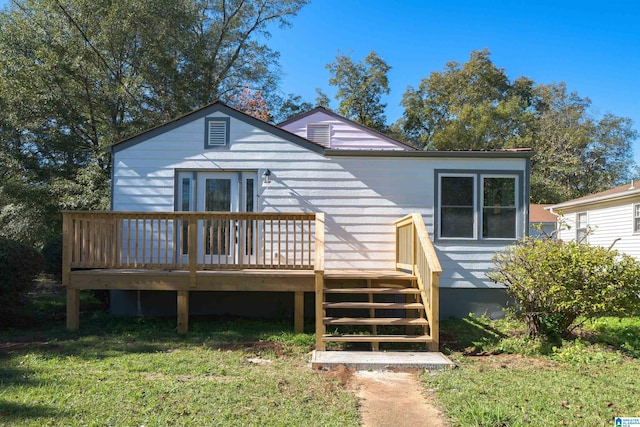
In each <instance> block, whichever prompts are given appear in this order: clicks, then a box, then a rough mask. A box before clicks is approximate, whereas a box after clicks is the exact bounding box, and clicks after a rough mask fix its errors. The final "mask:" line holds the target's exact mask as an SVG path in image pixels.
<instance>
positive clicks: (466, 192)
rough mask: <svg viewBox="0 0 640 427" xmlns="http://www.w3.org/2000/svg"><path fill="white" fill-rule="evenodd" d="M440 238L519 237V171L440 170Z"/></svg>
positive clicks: (438, 212)
mask: <svg viewBox="0 0 640 427" xmlns="http://www.w3.org/2000/svg"><path fill="white" fill-rule="evenodd" d="M437 177H438V211H437V214H436V215H438V221H437V233H436V235H437V237H438V238H439V239H469V240H471V239H473V240H490V239H516V238H517V236H518V208H517V206H518V204H517V202H518V200H519V193H518V180H519V175H511V174H489V173H486V174H485V173H449V172H442V173H438V175H437Z"/></svg>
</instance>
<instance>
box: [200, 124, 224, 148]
mask: <svg viewBox="0 0 640 427" xmlns="http://www.w3.org/2000/svg"><path fill="white" fill-rule="evenodd" d="M228 144H229V118H228V117H207V118H206V119H205V130H204V148H215V147H226V146H227V145H228Z"/></svg>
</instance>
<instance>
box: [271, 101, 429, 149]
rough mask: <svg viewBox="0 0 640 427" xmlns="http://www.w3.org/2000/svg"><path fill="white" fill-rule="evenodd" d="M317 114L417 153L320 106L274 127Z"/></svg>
mask: <svg viewBox="0 0 640 427" xmlns="http://www.w3.org/2000/svg"><path fill="white" fill-rule="evenodd" d="M319 112H320V113H323V114H326V115H328V116H331V117H333V118H335V119H337V120H340V121H342V122H345V123H348V124H349V125H351V126H353V127H355V128H358V129H360V130H362V131H364V132H369V133H371V134H374V135H376V136H377V137H378V138H382V139H384V140H385V141H387V142H390V143H392V144H395V145H397V146H399V147H401V148H402V149H403V150H406V151H418V149H417V148H415V147H413V146H411V145H409V144H407V143H406V142H402V141H398V140H397V139H395V138H391V137H390V136H388V135H385V134H384V133H382V132H379V131H377V130H375V129H371V128H369V127H367V126H364V125H361V124H360V123H357V122H354V121H353V120H349V119H347V118H346V117H342V116H341V115H339V114H336V113H334V112H333V111H331V110H328V109H326V108H325V107H321V106H318V107H315V108H314V109H312V110H309V111H306V112H304V113H300V114H297V115H295V116H293V117H290V118H288V119H287V120H285V121H283V122H280V123H278V124H277V125H276V126H278V127H283V126H287V125H288V124H291V123H294V122H297V121H298V120H300V119H303V118H305V117H307V116H311V115H313V114H315V113H319Z"/></svg>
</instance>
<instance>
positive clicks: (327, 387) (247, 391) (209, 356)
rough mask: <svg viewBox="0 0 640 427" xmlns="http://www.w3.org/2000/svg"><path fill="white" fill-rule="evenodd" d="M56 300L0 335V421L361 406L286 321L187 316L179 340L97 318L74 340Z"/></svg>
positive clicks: (74, 421)
mask: <svg viewBox="0 0 640 427" xmlns="http://www.w3.org/2000/svg"><path fill="white" fill-rule="evenodd" d="M61 301H63V299H62V300H61V299H60V297H59V296H52V297H47V298H39V299H38V300H36V301H34V304H36V306H37V307H38V308H39V310H40V311H39V312H38V313H40V314H39V315H38V316H39V317H40V326H38V327H31V328H29V329H14V330H6V331H3V332H0V424H6V425H12V426H43V425H50V426H111V425H113V426H121V425H127V426H142V425H144V426H166V425H176V426H181V425H193V426H200V425H207V426H215V425H224V426H227V425H256V426H257V425H259V426H290V425H323V426H349V425H358V422H359V418H358V413H357V400H356V398H355V397H354V396H353V395H352V394H350V393H348V392H347V391H346V390H344V389H343V387H342V386H341V385H340V384H339V383H338V382H336V381H335V380H332V379H330V378H328V377H325V376H323V375H322V374H321V373H318V372H314V371H312V370H311V369H309V367H308V359H309V356H308V352H309V350H310V348H311V346H312V344H313V341H314V337H313V335H307V334H298V335H296V334H294V333H293V332H291V329H292V325H291V324H290V323H291V322H286V321H269V322H267V321H251V320H242V319H198V318H193V319H192V322H191V324H190V332H189V334H187V335H185V336H180V335H177V334H176V333H175V331H174V329H175V319H149V318H136V319H134V318H124V319H123V318H117V317H112V316H108V315H106V314H104V313H101V312H99V311H98V312H93V313H85V314H84V316H83V318H82V323H81V330H80V331H79V332H69V331H66V330H65V329H64V323H63V319H62V318H61V317H62V316H60V309H61V308H64V304H61ZM84 306H86V304H85V305H84Z"/></svg>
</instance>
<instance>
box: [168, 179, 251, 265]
mask: <svg viewBox="0 0 640 427" xmlns="http://www.w3.org/2000/svg"><path fill="white" fill-rule="evenodd" d="M257 183H258V174H257V172H255V171H253V172H250V171H245V172H240V171H238V172H192V171H183V172H179V173H178V188H177V205H176V206H177V209H178V210H181V211H199V212H254V211H255V210H256V206H257V200H258V198H257V190H258V189H257ZM187 226H188V223H187V222H186V221H185V222H184V223H183V224H182V228H183V230H182V233H181V235H182V237H181V240H182V243H181V245H182V254H183V261H182V262H183V263H186V262H188V261H187V252H188V251H187ZM256 240H257V235H256V226H255V224H253V222H251V221H246V220H245V221H238V220H228V219H227V220H226V221H224V220H209V221H200V222H199V223H198V242H199V243H198V263H205V264H214V265H230V264H237V263H238V260H240V262H241V263H251V262H253V261H254V259H255V252H256V250H255V242H256Z"/></svg>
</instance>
